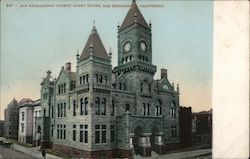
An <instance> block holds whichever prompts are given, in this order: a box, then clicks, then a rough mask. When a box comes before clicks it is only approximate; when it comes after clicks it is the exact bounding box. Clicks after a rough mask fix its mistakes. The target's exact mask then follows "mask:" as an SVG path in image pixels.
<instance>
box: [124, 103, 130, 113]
mask: <svg viewBox="0 0 250 159" xmlns="http://www.w3.org/2000/svg"><path fill="white" fill-rule="evenodd" d="M127 111H129V104H126V107H125V112H127Z"/></svg>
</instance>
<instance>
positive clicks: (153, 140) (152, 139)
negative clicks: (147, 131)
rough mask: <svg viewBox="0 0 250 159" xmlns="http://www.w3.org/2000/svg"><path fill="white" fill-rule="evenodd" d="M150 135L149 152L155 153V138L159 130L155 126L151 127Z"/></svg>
mask: <svg viewBox="0 0 250 159" xmlns="http://www.w3.org/2000/svg"><path fill="white" fill-rule="evenodd" d="M151 133H152V135H151V136H150V143H151V150H152V151H155V152H156V151H157V147H156V144H155V143H156V136H157V135H158V134H159V129H158V127H157V126H155V125H154V126H153V127H152V129H151Z"/></svg>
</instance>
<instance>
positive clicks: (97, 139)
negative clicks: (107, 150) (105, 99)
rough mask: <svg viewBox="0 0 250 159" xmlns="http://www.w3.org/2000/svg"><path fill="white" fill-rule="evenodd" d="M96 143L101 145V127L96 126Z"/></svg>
mask: <svg viewBox="0 0 250 159" xmlns="http://www.w3.org/2000/svg"><path fill="white" fill-rule="evenodd" d="M95 143H100V125H95Z"/></svg>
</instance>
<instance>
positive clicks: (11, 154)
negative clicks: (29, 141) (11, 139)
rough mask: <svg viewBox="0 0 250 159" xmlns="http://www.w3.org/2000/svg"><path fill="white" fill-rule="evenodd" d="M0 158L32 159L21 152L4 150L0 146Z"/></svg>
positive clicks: (10, 149)
mask: <svg viewBox="0 0 250 159" xmlns="http://www.w3.org/2000/svg"><path fill="white" fill-rule="evenodd" d="M0 158H25V159H29V158H30V159H32V158H33V157H31V156H28V155H27V154H24V153H22V152H19V151H16V150H15V149H12V148H6V147H4V146H2V145H0Z"/></svg>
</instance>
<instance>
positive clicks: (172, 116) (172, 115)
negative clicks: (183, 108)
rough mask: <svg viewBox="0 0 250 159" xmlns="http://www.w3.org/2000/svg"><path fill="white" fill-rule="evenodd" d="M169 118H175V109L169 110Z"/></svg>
mask: <svg viewBox="0 0 250 159" xmlns="http://www.w3.org/2000/svg"><path fill="white" fill-rule="evenodd" d="M171 118H172V119H175V118H176V108H171Z"/></svg>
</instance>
